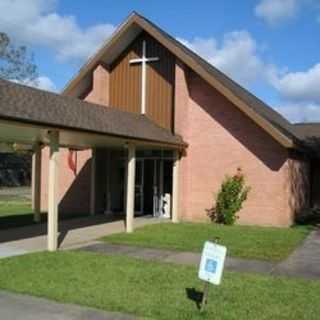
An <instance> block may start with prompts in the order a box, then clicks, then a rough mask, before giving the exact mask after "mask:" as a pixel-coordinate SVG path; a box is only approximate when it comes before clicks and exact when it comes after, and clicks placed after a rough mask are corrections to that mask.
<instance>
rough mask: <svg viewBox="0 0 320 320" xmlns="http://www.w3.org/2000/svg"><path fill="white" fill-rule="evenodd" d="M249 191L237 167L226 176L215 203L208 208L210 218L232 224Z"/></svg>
mask: <svg viewBox="0 0 320 320" xmlns="http://www.w3.org/2000/svg"><path fill="white" fill-rule="evenodd" d="M249 191H250V187H248V186H246V185H245V178H244V175H243V173H242V170H241V168H238V170H237V173H236V174H235V175H234V176H232V177H230V176H226V177H225V179H224V181H223V182H222V185H221V188H220V190H219V192H218V194H217V199H216V205H215V207H213V208H212V209H211V210H209V215H210V217H211V219H212V220H214V221H216V222H218V223H224V224H227V225H233V224H234V223H235V222H236V220H237V219H238V216H237V215H236V214H237V212H238V211H239V210H240V209H241V208H242V204H243V202H244V201H245V200H246V199H247V196H248V193H249Z"/></svg>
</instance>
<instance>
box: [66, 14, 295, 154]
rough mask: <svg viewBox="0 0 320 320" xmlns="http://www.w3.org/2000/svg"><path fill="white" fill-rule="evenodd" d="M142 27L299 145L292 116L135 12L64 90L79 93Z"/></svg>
mask: <svg viewBox="0 0 320 320" xmlns="http://www.w3.org/2000/svg"><path fill="white" fill-rule="evenodd" d="M142 31H146V32H148V33H149V34H150V35H151V36H153V37H154V38H155V39H156V40H157V41H159V43H161V44H162V45H163V46H164V47H166V48H167V49H168V50H169V51H171V52H172V53H173V54H174V55H175V56H176V57H177V58H179V59H180V60H181V61H182V62H183V63H185V64H186V65H187V66H188V67H189V68H191V69H192V70H193V71H194V72H196V73H197V74H199V75H200V76H201V77H202V78H203V79H204V80H206V81H207V82H208V83H209V84H211V85H212V86H213V87H214V88H215V89H217V90H218V91H219V92H221V93H222V94H223V95H224V96H225V97H227V98H228V99H229V100H230V101H231V102H232V103H233V104H234V105H236V106H237V107H238V108H239V109H240V110H241V111H242V112H244V113H245V114H246V115H247V116H248V117H249V118H251V119H252V120H253V121H254V122H255V123H256V124H258V125H259V126H260V127H261V128H263V129H264V130H265V131H267V132H268V133H269V134H270V135H271V136H272V137H273V138H274V139H276V140H277V141H278V142H279V143H280V144H281V145H283V146H284V147H286V148H294V147H296V146H297V145H299V138H298V137H297V135H296V133H295V130H294V127H293V125H292V124H291V123H290V122H289V121H288V120H286V119H285V118H284V117H282V116H281V115H280V114H279V113H278V112H276V111H275V110H273V109H272V108H271V107H269V106H268V105H267V104H265V103H264V102H263V101H261V100H260V99H258V98H257V97H256V96H254V95H253V94H251V93H250V92H249V91H247V90H246V89H244V88H243V87H241V86H240V85H239V84H237V83H236V82H235V81H233V80H232V79H230V78H229V77H228V76H226V75H225V74H224V73H222V72H221V71H219V70H218V69H217V68H215V67H214V66H212V65H211V64H210V63H208V62H207V61H206V60H204V59H203V58H201V57H200V56H199V55H197V54H196V53H194V52H193V51H192V50H190V49H189V48H187V47H186V46H184V45H183V44H182V43H180V42H179V41H177V40H176V39H174V38H173V37H172V36H170V35H169V34H167V33H166V32H165V31H163V30H162V29H160V28H159V27H158V26H156V25H155V24H154V23H152V22H151V21H149V20H148V19H146V18H145V17H143V16H141V15H139V14H137V13H135V12H134V13H132V14H131V15H130V16H129V17H128V18H127V20H126V21H125V22H124V23H123V24H121V25H120V26H119V28H118V29H117V30H116V31H115V33H114V34H113V36H112V37H111V38H110V39H109V40H108V42H107V43H106V44H105V45H104V46H103V47H102V48H101V49H100V50H98V52H97V53H96V54H95V55H94V56H93V57H92V58H91V59H90V60H89V61H88V62H87V63H86V64H85V65H84V66H83V67H82V68H81V69H80V71H79V73H78V74H77V75H76V76H75V77H74V78H73V79H72V80H71V81H70V82H69V83H68V84H67V85H66V87H65V88H64V90H63V92H62V94H64V95H75V96H77V94H78V93H79V90H80V91H81V90H83V89H84V88H85V86H86V84H85V82H86V81H88V78H89V76H90V73H91V72H92V71H93V69H94V68H95V67H96V66H97V65H98V64H99V63H106V64H111V63H112V62H113V61H114V60H115V59H116V58H117V57H118V56H119V54H120V53H121V52H122V51H123V50H124V49H125V48H126V47H127V46H128V45H129V44H130V43H131V42H132V41H133V40H134V39H135V38H136V37H137V36H138V35H139V34H140V33H141V32H142Z"/></svg>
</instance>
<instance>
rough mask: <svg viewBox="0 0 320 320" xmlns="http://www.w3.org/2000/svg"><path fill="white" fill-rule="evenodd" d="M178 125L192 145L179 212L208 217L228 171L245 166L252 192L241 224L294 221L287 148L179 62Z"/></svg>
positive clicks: (184, 165) (182, 178)
mask: <svg viewBox="0 0 320 320" xmlns="http://www.w3.org/2000/svg"><path fill="white" fill-rule="evenodd" d="M175 103H176V105H175V107H176V109H175V129H176V132H177V133H178V134H181V135H182V136H183V138H184V139H185V141H186V142H187V143H188V144H189V147H188V149H187V154H186V155H185V157H184V158H183V159H182V161H181V175H180V195H179V203H180V209H179V214H180V217H181V218H182V219H185V220H193V221H195V220H207V219H208V218H207V213H206V209H209V208H210V207H211V206H212V205H213V203H214V195H215V194H216V193H217V191H218V190H219V188H220V186H221V182H222V181H223V179H224V177H225V175H226V174H229V175H232V174H234V173H235V172H236V170H237V168H238V167H241V168H242V170H243V172H244V174H245V176H246V181H247V183H248V185H250V186H251V188H252V189H251V191H250V193H249V196H248V200H247V201H246V202H245V203H244V207H243V209H242V210H241V212H240V219H239V223H242V224H260V225H275V226H287V225H290V224H291V223H292V221H293V210H292V194H291V193H290V192H288V190H289V188H288V186H289V185H291V182H290V177H291V176H290V170H291V168H292V163H293V162H292V161H294V163H295V164H294V166H299V165H300V162H299V161H300V160H297V159H295V160H293V159H290V158H289V152H288V150H286V149H285V148H284V147H282V146H281V145H280V144H279V143H278V142H276V141H275V140H274V139H273V138H272V137H271V136H270V135H269V134H267V133H266V132H265V131H264V130H263V129H261V128H260V127H258V126H257V125H256V124H255V123H254V122H253V121H252V120H251V119H249V118H248V117H247V116H246V115H244V114H243V113H242V112H241V111H240V110H239V109H238V108H237V107H236V106H234V105H233V104H232V103H231V102H230V101H229V100H227V98H225V97H224V96H223V95H221V94H220V93H219V92H218V91H217V90H215V89H214V88H213V87H211V86H210V85H209V84H207V83H206V82H205V81H204V80H203V79H201V78H200V77H199V76H197V75H196V74H195V73H193V72H192V71H187V72H184V71H183V70H182V69H181V65H177V66H176V93H175Z"/></svg>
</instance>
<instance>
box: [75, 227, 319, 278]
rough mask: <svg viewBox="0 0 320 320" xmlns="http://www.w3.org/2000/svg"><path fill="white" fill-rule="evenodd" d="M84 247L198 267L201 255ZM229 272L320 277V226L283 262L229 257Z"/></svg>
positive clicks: (106, 245) (100, 245)
mask: <svg viewBox="0 0 320 320" xmlns="http://www.w3.org/2000/svg"><path fill="white" fill-rule="evenodd" d="M80 250H85V251H92V252H98V253H101V254H110V255H126V256H130V257H134V258H140V259H144V260H153V261H159V262H168V263H175V264H182V265H193V266H198V265H199V263H200V254H199V253H194V252H179V251H173V250H162V249H151V248H150V249H149V248H142V247H135V246H127V245H116V244H115V245H114V244H109V243H103V242H99V243H98V242H97V243H95V244H92V245H88V246H85V247H82V248H80ZM225 268H226V270H229V271H237V272H252V273H264V274H272V275H281V276H288V277H301V278H306V279H317V280H319V279H320V229H318V230H315V231H312V232H311V233H310V234H309V236H308V237H307V238H306V240H305V241H304V243H303V244H302V245H301V246H300V247H299V248H297V249H296V250H295V251H294V252H293V254H292V255H290V256H289V258H287V259H286V260H284V261H282V262H280V263H272V262H267V261H258V260H249V259H240V258H232V257H227V259H226V262H225Z"/></svg>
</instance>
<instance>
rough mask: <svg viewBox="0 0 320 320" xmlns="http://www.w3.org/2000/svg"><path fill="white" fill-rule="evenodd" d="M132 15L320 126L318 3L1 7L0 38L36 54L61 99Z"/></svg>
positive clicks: (61, 2)
mask: <svg viewBox="0 0 320 320" xmlns="http://www.w3.org/2000/svg"><path fill="white" fill-rule="evenodd" d="M133 10H135V11H137V12H139V13H141V14H143V15H145V16H146V17H147V18H148V19H150V20H152V21H153V22H155V23H156V24H158V25H159V26H160V27H161V28H163V29H164V30H166V31H167V32H169V33H170V34H171V35H173V36H174V37H176V38H178V39H179V40H180V41H182V42H183V43H184V44H186V45H187V46H189V47H190V48H191V49H193V50H195V51H197V52H198V53H199V54H201V55H202V56H203V57H205V58H206V59H207V60H208V61H209V62H211V63H212V64H213V65H215V66H216V67H218V68H219V69H221V70H222V71H224V72H225V73H227V74H228V75H229V76H231V77H232V78H233V79H235V80H236V81H238V82H240V83H241V84H242V85H243V86H245V87H246V88H248V89H249V90H250V91H252V92H253V93H254V94H256V95H257V96H258V97H259V98H261V99H263V100H264V101H265V102H267V103H269V104H270V105H271V106H273V107H274V108H276V109H277V110H278V111H280V112H281V113H282V114H283V115H285V116H286V117H287V118H289V119H290V120H291V121H319V120H320V55H319V52H320V41H319V40H320V39H319V38H320V1H319V0H245V1H234V0H203V1H201V0H198V1H180V0H178V1H177V0H175V1H172V0H171V1H166V0H162V1H152V0H149V1H143V0H140V1H137V0H130V1H123V0H118V1H111V0H110V1H107V0H95V1H92V0H91V1H89V0H78V1H74V0H28V1H25V0H1V1H0V12H2V13H3V12H5V14H4V15H2V17H1V21H0V31H5V32H7V33H8V34H9V36H10V37H11V38H12V39H13V40H14V41H16V42H17V43H26V44H27V45H28V47H29V48H30V49H31V50H32V51H33V53H34V55H35V62H36V63H37V65H38V67H39V75H40V78H39V79H38V85H39V86H40V87H41V88H44V89H47V90H53V91H60V90H61V89H62V88H63V86H64V85H65V84H66V83H67V81H68V80H70V78H71V77H72V76H73V75H74V74H75V73H76V72H77V70H78V69H79V68H80V67H81V65H82V64H83V63H84V62H85V61H86V59H87V58H88V56H90V55H91V54H93V53H94V51H95V50H96V49H97V47H99V46H100V45H101V44H102V43H103V42H104V41H105V40H106V39H107V38H108V37H109V36H110V34H111V33H112V32H113V31H114V29H115V28H116V26H117V25H119V24H120V23H121V22H122V21H123V20H124V19H125V18H126V17H127V16H128V15H129V14H130V12H132V11H133Z"/></svg>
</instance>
